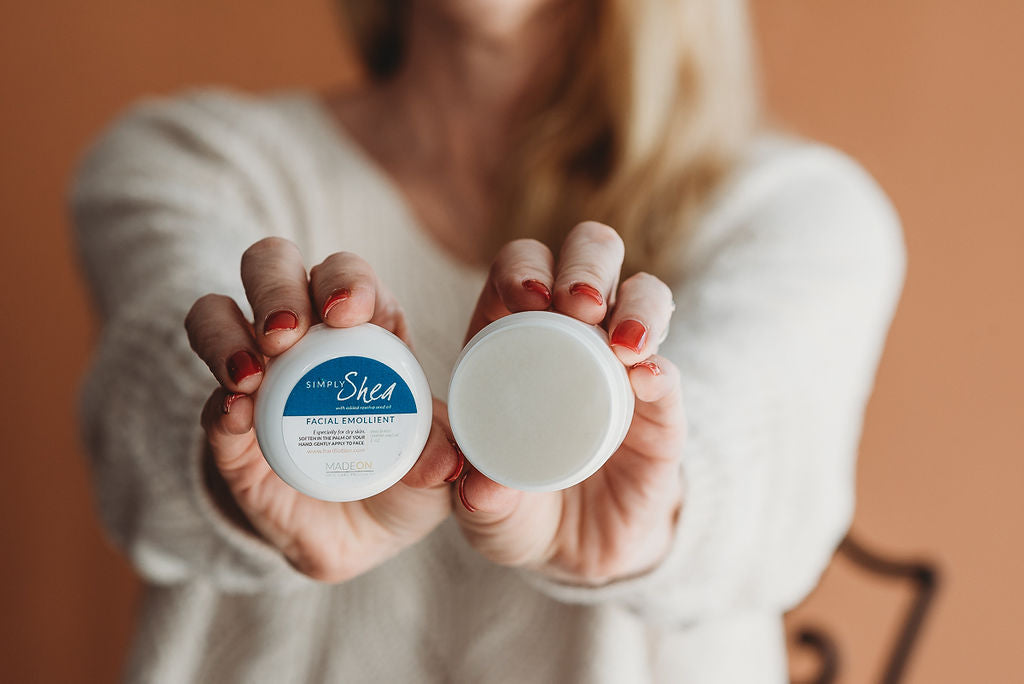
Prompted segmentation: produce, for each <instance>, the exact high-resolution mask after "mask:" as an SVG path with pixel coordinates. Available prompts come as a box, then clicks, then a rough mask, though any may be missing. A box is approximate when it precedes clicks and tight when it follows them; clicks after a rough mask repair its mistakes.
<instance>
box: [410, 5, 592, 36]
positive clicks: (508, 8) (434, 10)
mask: <svg viewBox="0 0 1024 684" xmlns="http://www.w3.org/2000/svg"><path fill="white" fill-rule="evenodd" d="M414 4H415V7H414V10H419V11H414V12H413V15H414V16H416V15H419V16H421V17H422V11H423V10H426V11H427V13H429V14H440V15H444V16H446V17H447V18H448V19H449V20H453V21H455V22H457V23H458V24H460V25H462V26H463V27H465V28H468V29H470V30H476V31H480V32H483V33H489V34H493V35H494V36H495V37H497V36H498V35H500V34H508V33H511V32H513V31H516V30H519V29H522V28H524V25H525V24H526V23H527V22H528V21H529V20H530V19H532V18H533V17H534V16H535V15H536V14H537V12H539V11H540V10H542V9H544V8H546V7H554V6H558V5H563V6H566V5H572V4H575V3H574V2H572V1H571V0H414Z"/></svg>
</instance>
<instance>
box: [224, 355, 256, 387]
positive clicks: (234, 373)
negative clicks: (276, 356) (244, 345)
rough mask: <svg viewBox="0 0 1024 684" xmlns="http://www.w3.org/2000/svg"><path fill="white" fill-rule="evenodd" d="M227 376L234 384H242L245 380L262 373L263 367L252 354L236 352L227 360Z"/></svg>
mask: <svg viewBox="0 0 1024 684" xmlns="http://www.w3.org/2000/svg"><path fill="white" fill-rule="evenodd" d="M227 365H228V375H230V376H231V379H232V380H234V381H235V382H242V381H243V380H245V379H246V378H248V377H249V376H252V375H256V374H257V373H262V372H263V367H262V366H261V365H260V362H259V361H257V360H256V357H255V356H253V355H252V352H249V351H246V350H245V349H243V350H242V351H237V352H235V353H234V354H232V355H231V356H230V357H229V358H228V364H227Z"/></svg>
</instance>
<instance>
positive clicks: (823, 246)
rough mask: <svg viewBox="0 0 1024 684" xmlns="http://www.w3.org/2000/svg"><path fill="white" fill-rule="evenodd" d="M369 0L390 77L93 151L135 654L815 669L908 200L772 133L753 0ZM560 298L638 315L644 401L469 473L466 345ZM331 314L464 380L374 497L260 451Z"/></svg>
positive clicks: (100, 368)
mask: <svg viewBox="0 0 1024 684" xmlns="http://www.w3.org/2000/svg"><path fill="white" fill-rule="evenodd" d="M345 8H346V10H347V11H348V13H349V18H350V20H351V26H352V27H353V29H354V38H355V40H356V43H357V44H358V45H359V47H360V50H361V54H362V56H363V59H364V61H365V63H366V65H367V70H368V73H369V74H370V76H371V78H370V79H368V81H369V82H368V83H367V84H366V85H365V86H364V87H362V88H359V89H356V90H354V91H352V90H350V91H344V92H337V93H334V94H331V95H328V96H317V95H313V94H306V93H292V94H286V95H277V96H268V97H262V98H251V97H245V96H241V95H237V94H230V93H225V92H215V91H213V92H211V91H208V92H201V93H192V94H188V95H185V96H182V97H178V98H175V99H169V100H159V101H154V102H149V103H146V104H143V105H141V106H140V107H138V108H137V109H136V110H134V111H133V112H132V113H131V114H129V115H128V116H127V117H125V118H124V119H123V120H122V121H120V122H119V123H118V124H117V125H116V126H115V127H114V128H113V129H112V130H111V131H110V132H109V133H108V134H107V135H106V136H105V137H104V138H103V139H102V141H101V142H100V143H99V144H98V145H97V146H96V148H95V149H94V150H93V151H92V153H91V155H90V156H89V158H88V160H87V161H86V163H85V164H84V166H83V169H82V170H81V173H80V176H79V180H78V184H77V186H76V190H75V194H74V211H75V220H76V225H77V228H78V235H79V240H80V248H81V251H82V253H83V255H84V262H85V264H86V266H87V270H88V274H89V277H90V279H91V282H92V284H93V286H94V289H95V291H96V296H97V299H98V302H99V307H100V309H101V311H102V314H103V316H104V321H105V326H104V332H103V336H102V340H101V343H100V347H99V352H98V357H97V359H96V362H95V367H94V369H93V371H92V373H91V375H90V378H89V381H88V384H87V387H86V390H85V401H84V409H85V411H84V412H85V424H86V433H87V440H88V443H89V446H90V451H91V454H92V458H93V462H94V470H95V473H96V479H97V487H98V490H99V500H100V508H101V512H102V514H103V517H104V520H105V521H106V523H107V524H108V526H109V528H110V530H111V532H112V534H113V535H114V537H115V538H116V540H117V542H118V543H119V544H120V545H122V547H123V548H124V549H125V550H126V552H127V553H128V554H129V555H130V556H131V558H132V560H133V562H134V563H135V564H136V565H137V567H138V568H139V571H140V572H141V573H142V575H143V576H144V577H145V578H146V580H147V583H148V584H147V589H146V593H145V600H144V603H143V607H142V612H141V616H140V626H139V634H138V637H137V639H136V642H135V646H134V650H133V654H132V658H131V661H130V664H129V669H128V679H129V680H133V681H135V680H138V681H167V682H180V681H217V682H221V681H245V682H257V681H259V682H261V681H266V682H281V681H333V680H338V681H414V682H420V681H423V682H448V681H452V682H571V681H580V682H633V681H648V680H649V681H672V682H681V681H697V682H719V681H721V682H738V681H743V682H748V681H784V680H785V677H786V667H785V649H784V637H783V633H782V628H781V620H780V615H781V613H782V612H783V611H785V610H786V609H788V608H789V607H791V606H793V605H794V604H796V603H797V602H798V601H800V599H801V598H802V597H803V596H804V595H805V594H806V593H807V592H808V591H809V590H810V589H811V587H812V586H813V585H814V583H815V581H816V579H817V577H818V575H819V573H820V571H821V570H822V568H823V567H824V566H825V564H826V563H827V561H828V558H829V556H830V555H831V552H832V550H833V548H834V546H835V544H836V543H837V541H838V540H839V539H840V538H841V536H842V535H843V532H844V530H845V528H846V526H847V524H848V522H849V518H850V514H851V508H852V502H853V467H854V457H855V453H856V448H857V439H858V433H859V427H860V421H861V418H862V413H863V408H864V405H865V402H866V400H867V397H868V394H869V391H870V386H871V379H872V376H873V374H874V370H875V367H876V364H877V360H878V356H879V354H880V350H881V348H882V344H883V341H884V337H885V333H886V330H887V327H888V324H889V321H890V319H891V315H892V312H893V308H894V305H895V302H896V300H897V297H898V293H899V290H900V286H901V282H902V274H903V251H902V243H901V239H900V234H899V228H898V223H897V220H896V218H895V216H894V214H893V212H892V211H891V209H890V207H889V205H888V203H887V202H886V200H885V199H884V196H883V195H882V194H881V192H880V191H879V190H878V189H877V187H876V186H875V185H874V184H873V183H872V181H871V180H870V179H869V178H868V177H867V176H866V175H865V174H864V173H863V172H862V171H861V170H859V168H857V167H856V166H855V165H854V164H853V163H852V162H850V161H849V160H847V159H846V158H844V157H842V156H841V155H839V154H838V153H835V152H832V151H830V150H828V149H826V148H823V147H820V146H816V145H812V144H807V143H802V142H799V141H795V140H792V139H786V138H782V137H778V136H770V135H766V134H760V133H756V131H755V128H754V123H755V120H756V117H755V108H754V104H753V99H754V98H753V92H754V91H753V86H752V84H751V80H750V68H749V63H748V62H749V57H748V51H749V45H748V37H747V26H746V22H745V18H744V8H743V6H742V4H741V1H740V0H728V1H724V0H676V1H675V2H659V1H656V0H650V1H647V2H627V1H626V0H605V1H604V2H601V3H585V2H553V1H552V2H548V1H546V0H517V1H515V2H502V3H498V2H481V1H479V0H477V1H475V2H474V1H473V0H423V1H418V0H410V1H409V2H402V1H395V2H389V3H369V2H367V3H361V2H357V0H351V1H350V2H347V3H345ZM585 219H592V221H585ZM593 220H598V221H601V222H602V223H595V222H593ZM574 226H575V227H574ZM609 226H611V227H609ZM239 263H241V279H239V278H238V275H237V271H236V270H235V269H236V268H237V264H239ZM308 266H312V268H311V269H309V270H307V267H308ZM651 274H656V275H651ZM211 293H212V294H211ZM673 300H674V302H673ZM545 308H550V309H552V310H554V311H557V312H560V313H562V314H564V315H567V316H573V317H575V318H578V319H580V320H583V321H586V322H588V323H593V324H603V325H604V326H605V327H606V328H607V330H608V331H609V333H610V341H611V342H610V343H611V345H612V348H613V350H614V351H615V353H616V354H617V356H618V358H619V359H620V360H621V362H622V363H623V364H625V365H626V366H627V367H628V368H629V377H630V381H631V384H632V386H633V389H634V391H635V394H636V399H637V409H636V415H635V418H634V421H633V426H632V428H631V429H630V432H629V435H628V436H627V437H626V440H625V442H624V444H623V446H622V448H621V449H620V450H619V451H618V452H617V453H616V454H615V455H614V456H613V457H612V459H611V460H610V461H609V462H608V463H607V464H606V466H605V467H604V468H602V469H601V471H599V472H598V473H597V474H595V475H594V476H593V477H591V478H590V479H589V480H587V481H585V482H584V483H582V484H580V485H577V486H576V487H573V488H571V489H569V490H566V491H564V492H559V493H550V494H524V493H521V492H517V491H513V490H510V489H506V488H504V487H501V486H499V485H497V484H495V483H493V482H491V481H489V480H487V479H486V478H485V477H484V476H483V475H482V474H480V473H477V472H474V471H473V469H472V467H471V465H470V464H469V463H465V462H463V460H462V459H461V457H460V454H459V452H458V450H457V448H456V447H455V445H454V444H453V443H452V442H451V441H450V438H449V435H448V430H447V424H446V419H445V406H444V403H443V401H444V395H443V393H444V388H445V387H446V385H447V376H448V374H449V373H450V370H451V367H452V363H453V361H454V359H455V357H456V355H457V354H458V352H459V349H460V346H461V344H462V342H463V341H464V339H465V338H466V335H471V334H473V333H474V332H475V331H476V330H478V329H479V328H480V327H482V326H483V325H485V324H486V323H487V322H489V321H491V320H495V319H497V318H499V317H501V316H503V315H506V314H508V313H509V312H514V311H521V310H531V309H545ZM183 319H185V324H186V325H185V327H186V332H185V333H183V332H182V330H181V321H182V320H183ZM321 320H323V321H324V322H326V323H327V324H328V325H331V326H337V327H345V326H351V325H355V324H358V323H361V322H364V321H371V322H374V323H377V324H379V325H382V326H384V327H387V328H389V329H390V330H392V331H394V332H395V333H396V334H398V335H400V336H401V337H403V338H405V339H407V340H409V341H411V342H412V343H413V344H414V348H415V350H416V352H417V356H418V358H419V360H420V362H421V364H422V365H423V367H424V370H425V371H426V374H427V377H428V379H429V381H430V383H431V386H432V388H433V391H434V393H435V395H438V399H437V400H436V402H435V407H434V408H435V410H434V413H435V416H436V418H435V425H434V428H433V431H432V433H431V436H430V439H429V441H428V443H427V446H426V448H425V449H424V452H423V454H422V455H421V457H420V459H419V461H418V463H417V465H416V466H415V467H414V468H413V470H412V471H411V472H410V473H409V475H407V476H406V477H405V478H404V479H403V481H402V482H400V483H399V484H397V485H395V486H394V487H392V488H391V489H389V490H387V491H385V492H383V493H382V494H380V495H378V496H376V497H373V498H372V499H369V500H366V501H364V502H356V503H350V504H328V503H325V502H320V501H316V500H313V499H309V498H306V497H304V496H303V495H301V494H299V493H298V492H296V491H294V490H292V489H290V488H289V487H287V486H286V485H284V484H283V483H282V482H281V481H280V480H279V479H278V478H277V476H276V475H274V473H273V472H272V471H270V470H269V468H268V466H267V465H266V462H265V460H264V459H263V457H262V454H261V453H260V452H259V448H258V446H257V444H256V442H255V440H254V433H253V430H252V398H251V397H252V394H253V393H254V392H256V391H257V390H258V388H259V385H260V381H261V379H262V370H263V368H264V367H265V364H266V362H267V360H268V359H270V358H273V357H274V356H276V355H278V354H280V353H282V352H283V351H284V350H286V349H288V348H289V347H290V346H291V345H293V344H294V343H295V342H296V341H297V340H298V339H300V338H301V337H302V335H303V334H304V332H305V331H306V330H307V329H308V327H309V326H310V325H312V324H314V323H316V322H319V321H321ZM250 321H253V322H252V323H250ZM669 330H671V332H669ZM189 344H191V347H192V349H194V351H195V355H193V353H192V351H190V350H189ZM200 360H201V362H200ZM203 362H205V365H206V366H207V367H208V369H209V370H207V368H204V367H203V365H204V363H203ZM209 371H212V377H211V375H210V372H209ZM204 406H205V408H203V407H204ZM200 414H201V415H202V418H201V420H200V418H199V416H200Z"/></svg>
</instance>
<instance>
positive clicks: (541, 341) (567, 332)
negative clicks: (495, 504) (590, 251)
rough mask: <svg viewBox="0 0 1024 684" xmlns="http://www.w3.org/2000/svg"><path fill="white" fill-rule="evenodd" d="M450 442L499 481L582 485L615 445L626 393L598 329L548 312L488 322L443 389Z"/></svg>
mask: <svg viewBox="0 0 1024 684" xmlns="http://www.w3.org/2000/svg"><path fill="white" fill-rule="evenodd" d="M448 417H449V420H450V422H451V428H452V434H453V436H454V437H455V441H456V442H457V443H458V445H459V447H460V448H461V449H462V451H463V453H465V454H466V458H467V460H469V462H470V463H472V465H473V467H475V468H476V469H477V470H479V471H480V472H481V473H483V474H484V475H486V476H487V477H489V478H490V479H492V480H494V481H495V482H498V483H500V484H503V485H505V486H507V487H512V488H514V489H520V490H524V491H539V492H543V491H555V490H558V489H565V488H567V487H571V486H572V485H575V484H577V483H579V482H582V481H583V480H585V479H586V478H587V477H589V476H590V475H592V474H593V473H594V472H596V471H597V470H598V469H599V468H600V467H601V466H602V465H604V463H605V461H607V460H608V458H609V457H610V456H611V455H612V454H613V453H614V452H615V450H616V449H618V447H619V445H620V444H621V443H622V440H623V439H624V438H625V436H626V432H627V431H628V430H629V425H630V422H631V421H632V419H633V390H632V387H631V386H630V384H629V377H628V375H627V374H626V369H625V367H624V366H623V365H622V362H621V361H619V359H618V358H617V357H616V356H615V353H614V352H613V351H612V350H611V348H610V347H609V346H608V338H607V336H606V335H605V333H604V331H603V330H601V329H600V328H597V327H594V326H591V325H587V324H586V323H583V322H581V321H578V320H576V319H574V318H570V317H569V316H564V315H562V314H557V313H552V312H549V311H527V312H522V313H517V314H512V315H509V316H505V317H504V318H500V319H498V320H497V321H495V322H494V323H491V324H490V325H488V326H487V327H485V328H484V329H482V330H481V331H480V332H478V333H477V334H476V335H475V336H474V337H473V339H471V340H470V341H469V343H468V344H467V345H466V347H465V348H464V349H463V350H462V354H461V355H460V356H459V358H458V360H457V361H456V364H455V369H454V370H453V371H452V377H451V385H450V386H449V389H448Z"/></svg>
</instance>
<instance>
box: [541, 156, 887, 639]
mask: <svg viewBox="0 0 1024 684" xmlns="http://www.w3.org/2000/svg"><path fill="white" fill-rule="evenodd" d="M710 224H711V225H712V226H713V227H712V229H711V230H709V231H707V234H706V235H704V236H701V237H700V238H699V239H697V240H696V243H695V245H694V249H693V251H692V253H691V258H689V260H688V261H687V265H686V268H687V275H686V277H685V279H684V280H681V281H680V282H678V283H677V284H676V286H675V287H674V288H673V289H674V293H675V298H676V305H677V308H676V311H675V314H674V317H673V319H672V330H671V334H670V337H669V338H668V339H667V340H666V342H665V344H664V345H663V346H662V349H661V353H662V354H663V355H664V356H665V357H666V358H669V359H671V360H672V361H673V362H674V363H676V364H677V365H678V366H679V368H680V370H681V374H682V385H683V394H684V401H685V404H686V412H687V420H688V425H689V431H688V441H687V444H686V446H685V447H684V452H683V454H682V465H681V476H682V479H683V483H684V502H683V508H682V513H681V515H680V516H679V522H678V525H677V528H676V534H675V537H674V539H673V542H672V547H671V550H670V551H669V554H668V556H667V557H666V558H665V559H664V560H663V562H662V563H661V564H660V565H659V566H658V567H656V568H654V569H653V570H651V571H650V572H648V573H646V574H644V575H642V576H638V577H633V578H629V579H625V580H621V581H618V582H615V583H612V584H609V585H606V586H604V587H599V588H582V587H574V586H568V585H565V584H560V583H557V582H552V581H550V580H548V579H545V578H541V577H538V576H535V575H530V576H529V577H528V578H527V579H528V581H530V582H531V583H533V584H535V585H536V586H537V587H538V588H540V589H541V590H542V591H545V592H547V593H549V594H551V595H552V596H554V597H556V598H559V599H561V600H563V601H568V602H580V603H596V602H615V603H618V604H620V605H625V606H627V607H628V608H630V609H632V610H633V611H635V612H637V613H639V614H641V615H642V616H643V617H644V618H645V619H647V620H648V621H651V622H655V623H668V624H676V625H679V624H687V623H690V622H693V621H696V620H702V619H706V618H709V617H714V616H716V615H722V614H736V613H740V612H750V611H766V610H767V611H772V612H782V611H784V610H786V609H788V608H790V607H792V606H793V605H795V604H796V603H798V602H799V601H800V600H801V599H802V598H803V597H804V596H805V595H806V594H807V593H808V592H809V591H810V590H811V589H812V588H813V586H814V585H815V584H816V582H817V580H818V577H819V575H820V573H821V572H822V570H823V569H824V567H825V566H826V564H827V563H828V560H829V558H830V557H831V555H832V553H833V551H834V549H835V547H836V545H837V544H838V542H839V541H840V539H841V538H842V536H843V535H844V533H845V531H846V529H847V528H848V525H849V521H850V519H851V515H852V510H853V501H854V470H855V459H856V453H857V447H858V441H859V435H860V428H861V422H862V418H863V413H864V408H865V404H866V403H867V400H868V396H869V394H870V390H871V386H872V384H873V378H874V374H875V370H876V367H877V363H878V360H879V357H880V354H881V350H882V347H883V344H884V341H885V337H886V333H887V330H888V327H889V324H890V321H891V318H892V315H893V311H894V308H895V305H896V302H897V300H898V297H899V293H900V291H901V288H902V283H903V276H904V268H905V267H904V264H905V254H904V247H903V241H902V235H901V232H900V228H899V222H898V219H897V217H896V215H895V213H894V212H893V210H892V208H891V206H890V205H889V203H888V201H887V200H886V198H885V196H884V195H883V194H882V192H881V190H880V189H879V188H878V187H877V186H876V185H875V184H874V182H873V181H872V180H871V179H870V178H869V177H868V176H867V174H866V173H865V172H864V171H862V170H861V169H860V168H859V167H858V166H857V165H856V164H854V163H853V162H852V161H850V160H849V159H847V158H846V157H844V156H842V155H840V154H839V153H837V152H834V151H832V150H829V149H827V148H824V147H819V146H810V145H801V146H800V147H799V148H798V149H797V150H795V151H790V152H788V153H785V154H782V155H776V158H775V159H774V160H772V161H767V162H765V163H763V164H760V165H759V168H755V169H753V170H752V171H750V172H749V173H747V174H746V178H744V179H743V180H742V181H741V182H739V183H738V185H737V187H735V188H733V190H732V191H731V192H730V193H729V201H728V202H727V203H725V204H724V205H723V207H722V211H720V212H718V215H717V216H712V217H711V219H710Z"/></svg>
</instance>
